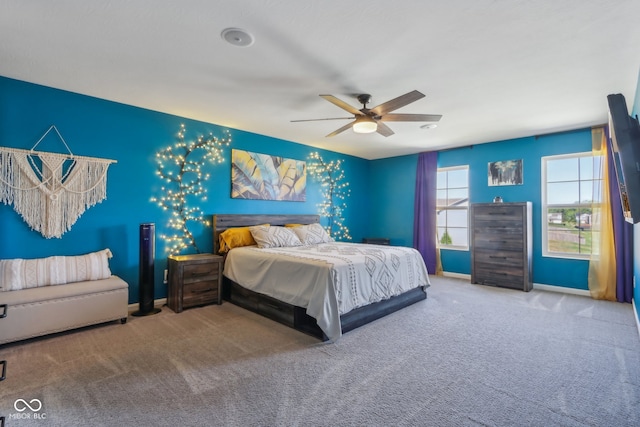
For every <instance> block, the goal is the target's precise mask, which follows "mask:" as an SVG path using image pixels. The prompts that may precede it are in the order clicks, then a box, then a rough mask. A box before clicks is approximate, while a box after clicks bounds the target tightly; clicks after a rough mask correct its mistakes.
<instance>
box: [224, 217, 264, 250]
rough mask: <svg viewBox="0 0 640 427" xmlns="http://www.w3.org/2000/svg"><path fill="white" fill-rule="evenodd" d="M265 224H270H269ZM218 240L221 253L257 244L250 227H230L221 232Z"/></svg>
mask: <svg viewBox="0 0 640 427" xmlns="http://www.w3.org/2000/svg"><path fill="white" fill-rule="evenodd" d="M263 225H266V226H269V224H263ZM218 242H219V243H220V250H219V252H220V253H225V252H229V251H230V250H231V249H233V248H238V247H242V246H251V245H255V244H256V241H255V240H254V239H253V236H252V235H251V231H249V227H235V228H228V229H226V230H225V231H223V232H222V233H220V236H218Z"/></svg>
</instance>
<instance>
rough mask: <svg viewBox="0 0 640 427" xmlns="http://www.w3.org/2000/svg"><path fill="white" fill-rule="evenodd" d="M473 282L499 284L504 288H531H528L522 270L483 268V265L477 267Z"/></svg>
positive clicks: (490, 284)
mask: <svg viewBox="0 0 640 427" xmlns="http://www.w3.org/2000/svg"><path fill="white" fill-rule="evenodd" d="M473 283H478V284H480V285H489V286H499V287H502V288H511V289H520V290H529V289H526V288H527V286H526V284H525V283H523V276H522V272H521V271H520V272H518V271H509V270H506V271H505V270H496V269H495V268H483V267H482V266H480V267H476V270H475V271H474V280H473Z"/></svg>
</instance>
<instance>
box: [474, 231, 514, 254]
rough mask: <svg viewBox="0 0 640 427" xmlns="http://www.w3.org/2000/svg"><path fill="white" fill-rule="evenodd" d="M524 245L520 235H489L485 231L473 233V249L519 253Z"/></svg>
mask: <svg viewBox="0 0 640 427" xmlns="http://www.w3.org/2000/svg"><path fill="white" fill-rule="evenodd" d="M523 245H524V237H523V236H522V232H520V233H502V234H497V233H489V232H485V231H478V230H475V231H474V239H473V247H474V249H480V250H482V249H485V250H486V249H494V250H507V251H520V252H522V247H523Z"/></svg>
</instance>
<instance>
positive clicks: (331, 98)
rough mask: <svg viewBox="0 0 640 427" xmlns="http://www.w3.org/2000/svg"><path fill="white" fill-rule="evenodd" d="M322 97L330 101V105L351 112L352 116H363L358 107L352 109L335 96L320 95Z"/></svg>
mask: <svg viewBox="0 0 640 427" xmlns="http://www.w3.org/2000/svg"><path fill="white" fill-rule="evenodd" d="M320 96H321V97H323V98H324V99H326V100H327V101H329V102H330V103H332V104H334V105H337V106H338V107H340V108H342V109H343V110H346V111H348V112H350V113H351V114H355V115H356V116H357V115H361V114H362V113H361V112H360V110H358V109H357V108H356V107H352V106H351V105H349V104H347V103H346V102H344V101H343V100H341V99H338V98H336V97H335V96H333V95H320Z"/></svg>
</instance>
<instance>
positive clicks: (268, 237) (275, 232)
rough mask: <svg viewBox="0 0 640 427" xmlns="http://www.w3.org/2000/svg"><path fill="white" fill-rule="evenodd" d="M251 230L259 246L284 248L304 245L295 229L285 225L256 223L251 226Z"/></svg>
mask: <svg viewBox="0 0 640 427" xmlns="http://www.w3.org/2000/svg"><path fill="white" fill-rule="evenodd" d="M249 231H250V232H251V235H252V236H253V240H255V241H256V243H257V244H258V247H259V248H282V247H288V246H302V242H301V241H300V239H298V236H296V235H295V234H294V233H293V231H291V229H289V228H285V227H275V226H270V225H256V226H253V227H249Z"/></svg>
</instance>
